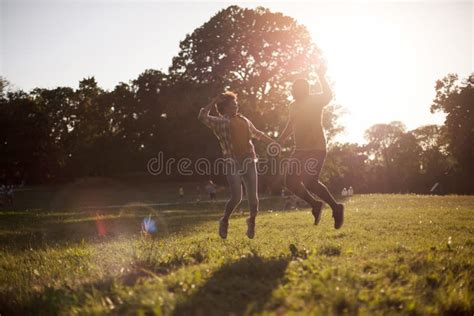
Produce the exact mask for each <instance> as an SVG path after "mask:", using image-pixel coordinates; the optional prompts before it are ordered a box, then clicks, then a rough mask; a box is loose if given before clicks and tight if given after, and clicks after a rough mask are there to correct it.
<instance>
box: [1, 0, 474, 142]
mask: <svg viewBox="0 0 474 316" xmlns="http://www.w3.org/2000/svg"><path fill="white" fill-rule="evenodd" d="M0 1H1V7H0V10H1V22H0V36H1V46H0V49H1V55H0V75H2V76H4V77H6V78H7V80H9V81H10V82H11V83H12V84H13V86H14V87H16V88H20V89H24V90H27V91H28V90H30V89H32V88H34V87H45V88H53V87H57V86H71V87H77V86H78V82H79V80H80V79H82V78H85V77H88V76H95V78H96V80H97V81H98V82H99V85H100V86H101V87H103V88H105V89H113V88H114V86H115V85H116V84H117V83H119V82H121V81H124V82H127V81H129V80H131V79H135V78H136V77H137V76H138V75H139V74H140V73H142V72H143V71H144V70H145V69H149V68H152V69H161V70H164V71H166V70H167V68H168V67H169V66H170V64H171V58H172V57H173V56H174V55H176V53H177V52H178V50H179V42H180V41H181V40H183V39H184V37H185V35H186V33H191V32H192V31H193V30H194V29H195V28H196V27H198V26H200V25H202V24H203V23H204V22H206V21H207V20H209V19H210V17H211V16H212V15H214V14H215V13H216V12H217V11H218V10H219V9H222V8H225V7H227V6H228V5H230V4H238V5H241V6H246V7H256V6H258V5H262V6H265V7H269V8H270V9H272V10H273V11H280V12H283V13H285V14H286V15H289V16H292V17H294V18H295V19H297V20H298V22H300V23H302V24H304V25H306V26H307V27H308V29H309V30H310V32H311V33H312V35H313V40H314V41H315V42H316V43H317V45H318V46H320V48H322V49H323V51H324V53H325V56H326V58H327V60H328V75H329V76H330V78H331V80H332V81H333V82H334V84H335V94H336V98H337V99H336V101H337V102H338V103H340V104H341V105H343V106H344V107H345V108H346V110H347V114H346V115H345V116H344V117H343V118H341V122H342V124H343V125H344V126H345V127H346V133H345V135H343V136H342V137H341V138H340V140H341V141H351V142H352V141H353V142H363V133H364V131H365V130H366V129H367V128H368V127H370V126H371V125H373V124H376V123H388V122H390V121H394V120H400V121H402V122H404V123H405V124H406V125H407V127H408V128H415V127H417V126H420V125H423V124H429V123H442V122H443V116H442V115H440V114H438V115H433V114H431V113H430V112H429V107H430V104H431V100H432V99H433V97H434V83H435V81H436V80H437V79H439V78H441V77H443V76H444V75H446V74H447V73H449V72H455V73H459V74H461V75H463V76H466V75H468V74H470V73H471V72H472V71H473V69H474V57H473V56H474V39H473V34H474V22H473V16H474V4H473V3H474V2H454V3H453V2H447V1H446V2H440V1H436V2H415V3H413V2H407V1H404V2H390V3H389V2H386V3H385V2H383V3H380V2H357V3H353V2H337V3H331V2H316V3H298V4H295V3H293V2H276V1H272V2H260V3H256V2H243V3H238V2H237V3H229V2H217V1H215V2H178V3H177V2H174V3H172V2H154V1H104V0H102V1H71V0H66V1H61V2H60V1H42V0H38V1H22V0H20V1H18V0H17V1H12V0H8V1H6V0H0Z"/></svg>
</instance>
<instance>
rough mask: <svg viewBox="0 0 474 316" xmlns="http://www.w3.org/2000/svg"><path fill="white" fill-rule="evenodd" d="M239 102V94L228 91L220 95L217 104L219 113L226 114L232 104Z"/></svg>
mask: <svg viewBox="0 0 474 316" xmlns="http://www.w3.org/2000/svg"><path fill="white" fill-rule="evenodd" d="M232 101H237V94H236V93H234V92H232V91H226V92H224V93H222V94H221V95H220V100H219V101H218V102H217V111H218V112H219V113H220V114H223V113H224V110H225V108H226V107H227V106H228V105H229V104H230V103H231V102H232Z"/></svg>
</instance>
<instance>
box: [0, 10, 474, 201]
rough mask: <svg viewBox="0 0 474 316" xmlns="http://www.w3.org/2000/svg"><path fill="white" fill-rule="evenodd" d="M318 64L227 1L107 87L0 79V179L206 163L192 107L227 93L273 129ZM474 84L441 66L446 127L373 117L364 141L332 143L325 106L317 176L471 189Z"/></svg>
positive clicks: (280, 20) (295, 34) (91, 82)
mask: <svg viewBox="0 0 474 316" xmlns="http://www.w3.org/2000/svg"><path fill="white" fill-rule="evenodd" d="M319 62H323V59H322V57H321V55H320V52H319V50H318V49H317V47H316V46H315V45H314V44H313V43H312V42H311V38H310V37H309V33H308V32H307V30H306V29H305V28H304V26H301V25H299V24H298V23H297V22H296V21H295V20H294V19H292V18H290V17H286V16H284V15H283V14H281V13H273V12H270V11H269V10H267V9H264V8H258V9H255V10H252V9H243V8H240V7H237V6H230V7H228V8H226V9H224V10H221V11H219V12H218V13H217V14H216V15H215V16H214V17H212V18H211V19H210V20H209V21H208V22H207V23H205V24H204V25H203V26H201V27H199V28H198V29H196V30H195V32H193V33H192V34H191V35H188V36H187V37H186V38H185V40H184V41H183V42H182V43H181V51H180V52H179V54H178V56H176V57H175V58H174V59H173V65H172V66H171V68H170V70H169V73H164V72H162V71H159V70H153V69H147V70H144V72H143V73H141V74H140V75H139V76H138V77H137V78H135V79H132V80H130V81H129V82H120V83H119V84H117V85H116V86H115V87H114V89H112V90H110V91H109V90H104V89H102V88H101V87H100V86H99V85H98V83H97V82H96V80H95V78H94V77H91V78H84V79H82V80H80V81H79V86H78V88H71V87H57V88H53V89H41V88H36V89H33V90H32V91H30V92H24V91H21V90H17V91H14V90H13V89H12V88H11V86H9V83H8V81H7V80H6V79H5V78H2V77H0V183H21V182H22V181H26V183H29V184H38V183H62V182H67V181H71V180H74V179H76V178H81V177H89V176H114V175H121V174H126V173H141V174H145V173H146V162H147V161H148V159H149V158H151V157H154V156H155V155H156V154H157V153H158V152H159V151H162V152H163V153H164V155H165V159H166V158H174V159H179V158H181V157H188V158H191V159H197V158H201V157H202V158H207V159H209V160H211V161H212V160H213V159H215V158H216V157H218V156H219V155H220V150H219V146H218V144H217V141H215V138H214V137H213V135H211V132H210V131H209V130H208V129H207V128H206V127H205V126H203V124H201V123H200V122H199V121H198V120H197V119H196V116H197V112H198V110H199V108H201V107H202V106H203V105H205V104H206V103H207V102H209V100H210V98H212V97H213V96H214V95H215V94H216V93H219V92H221V91H223V90H224V89H232V90H235V91H237V92H238V93H239V98H240V100H239V101H240V102H239V103H240V105H241V110H242V112H243V113H244V114H245V115H247V116H248V117H249V118H250V119H252V120H253V121H254V122H255V125H257V127H259V128H260V129H263V130H265V131H267V133H268V134H269V135H272V134H273V136H276V133H277V131H278V129H280V128H281V127H282V125H283V124H284V122H285V121H286V106H287V105H288V104H289V102H290V98H289V95H288V94H289V91H290V90H289V85H290V84H291V82H292V81H293V79H294V78H296V77H299V76H308V78H310V79H311V80H313V79H315V78H314V77H312V76H313V74H314V70H315V69H316V68H315V67H317V63H319ZM472 91H473V87H472V84H470V83H469V82H466V81H460V80H458V77H457V75H448V76H447V77H445V78H443V79H442V80H440V81H438V83H437V86H436V93H437V94H436V98H435V100H434V101H433V102H434V103H433V106H432V111H443V112H445V113H447V117H446V122H445V124H444V125H443V126H437V125H427V126H421V127H419V128H416V129H414V130H409V131H407V129H406V127H405V126H404V125H403V124H402V123H401V122H392V123H389V124H375V125H374V126H372V127H370V128H369V129H367V131H366V140H367V144H364V145H360V144H340V143H337V142H335V141H334V136H335V135H337V133H338V132H340V130H341V127H340V126H339V125H338V118H339V116H340V115H341V109H340V108H338V105H334V107H332V108H330V109H329V111H327V112H326V113H325V115H324V117H323V120H324V124H325V127H326V132H327V135H328V138H329V140H330V142H329V143H330V146H329V152H328V156H327V161H326V167H325V168H324V171H323V175H322V177H323V179H324V180H325V181H327V183H328V184H329V186H330V187H331V188H332V189H334V190H341V189H342V188H343V187H349V186H353V187H354V189H355V190H356V192H358V193H363V192H419V193H430V192H431V191H430V188H432V187H433V185H434V184H435V183H439V184H440V185H439V189H437V191H435V192H439V193H448V192H457V193H469V192H472V184H470V179H471V178H472V177H471V176H468V175H472V158H473V155H472V148H471V146H470V142H469V141H470V139H472V136H473V135H472V133H473V125H472V119H473V117H472V110H473V109H472V105H473V104H474V102H472V101H473V96H472ZM257 145H258V144H257ZM262 152H264V149H263V148H260V150H259V153H262ZM169 179H178V178H177V176H175V177H174V178H173V177H172V178H166V180H169ZM189 179H190V178H186V181H188V180H189ZM196 179H201V180H202V179H203V178H199V177H196V178H193V180H196ZM206 180H207V178H206ZM217 180H218V179H217ZM221 180H222V181H225V180H224V179H221ZM262 180H264V178H262ZM270 180H272V179H270ZM272 181H273V180H272ZM272 181H270V182H272ZM270 182H269V183H270ZM273 182H275V181H273ZM260 183H261V184H262V185H263V186H266V185H268V183H266V182H265V181H261V182H260ZM262 189H265V187H262ZM274 189H276V190H275V192H278V191H279V190H280V188H274Z"/></svg>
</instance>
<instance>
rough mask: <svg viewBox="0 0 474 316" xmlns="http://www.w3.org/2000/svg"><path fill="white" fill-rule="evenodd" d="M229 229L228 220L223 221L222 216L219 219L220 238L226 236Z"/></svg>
mask: <svg viewBox="0 0 474 316" xmlns="http://www.w3.org/2000/svg"><path fill="white" fill-rule="evenodd" d="M228 229H229V222H228V221H225V220H224V219H223V218H221V219H220V220H219V236H220V237H221V238H222V239H226V238H227V230H228Z"/></svg>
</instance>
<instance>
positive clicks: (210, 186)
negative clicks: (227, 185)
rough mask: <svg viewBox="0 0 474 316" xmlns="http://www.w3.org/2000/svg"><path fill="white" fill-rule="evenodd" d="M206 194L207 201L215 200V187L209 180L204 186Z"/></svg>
mask: <svg viewBox="0 0 474 316" xmlns="http://www.w3.org/2000/svg"><path fill="white" fill-rule="evenodd" d="M206 192H207V194H208V196H209V200H211V201H215V200H216V193H217V185H215V184H214V182H212V180H209V181H208V182H207V184H206Z"/></svg>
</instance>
